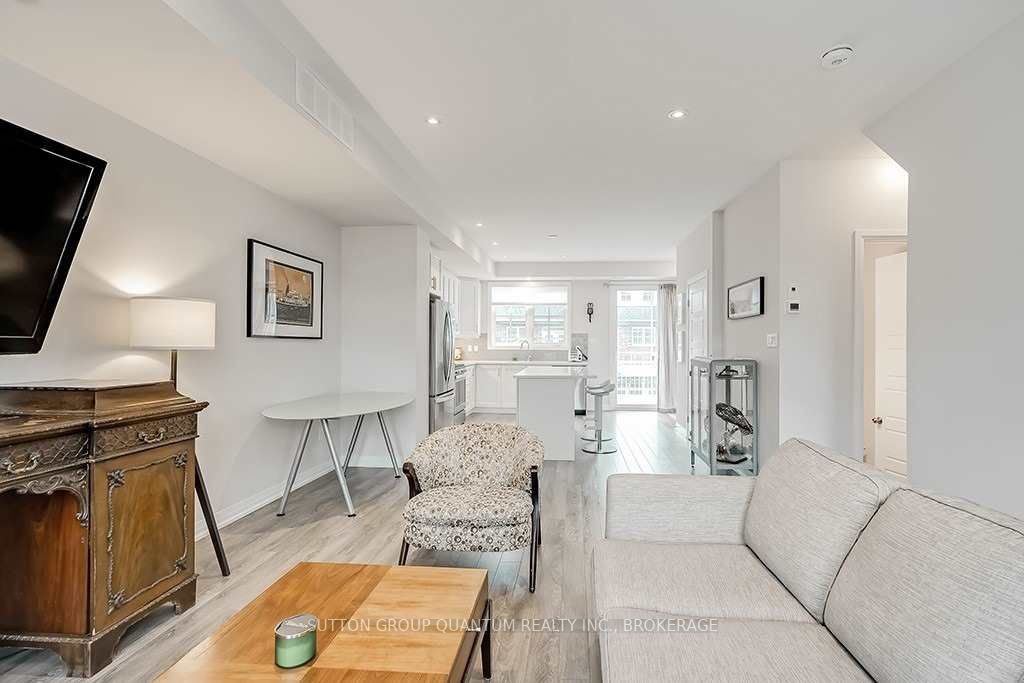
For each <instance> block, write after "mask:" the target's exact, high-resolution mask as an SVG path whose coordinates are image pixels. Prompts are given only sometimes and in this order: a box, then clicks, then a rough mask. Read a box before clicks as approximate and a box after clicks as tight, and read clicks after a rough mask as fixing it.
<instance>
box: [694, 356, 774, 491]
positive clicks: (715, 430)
mask: <svg viewBox="0 0 1024 683" xmlns="http://www.w3.org/2000/svg"><path fill="white" fill-rule="evenodd" d="M689 405H690V415H689V437H690V466H691V468H692V467H694V466H695V465H696V459H697V458H700V459H701V460H702V461H703V462H704V463H705V464H706V465H707V466H708V469H709V470H710V472H711V474H731V475H756V474H757V472H758V468H759V462H758V452H757V437H758V434H759V432H758V427H757V421H758V412H757V361H754V360H747V359H739V358H732V359H717V358H716V359H712V358H694V359H693V360H692V361H691V362H690V403H689Z"/></svg>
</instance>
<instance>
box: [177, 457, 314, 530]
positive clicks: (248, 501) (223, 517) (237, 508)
mask: <svg viewBox="0 0 1024 683" xmlns="http://www.w3.org/2000/svg"><path fill="white" fill-rule="evenodd" d="M332 471H334V465H332V464H331V461H330V460H328V461H327V463H325V464H323V465H320V466H319V467H315V468H313V469H311V470H308V471H306V472H304V473H303V472H300V473H299V476H297V477H296V478H295V486H293V487H292V491H293V492H294V491H295V490H296V489H300V488H302V487H303V486H305V485H306V484H309V483H310V482H312V481H314V480H316V479H319V478H320V477H322V476H324V475H325V474H327V473H328V472H332ZM283 491H284V482H283V481H282V482H280V483H278V484H274V485H273V486H268V487H267V488H265V489H263V490H262V491H259V492H257V493H254V494H252V495H251V496H249V497H248V498H245V499H244V500H240V501H239V502H237V503H235V504H234V505H230V506H228V507H226V508H224V509H223V510H216V511H215V513H214V514H215V515H216V517H217V528H219V529H223V528H224V527H226V526H227V525H228V524H231V523H232V522H235V521H238V520H240V519H241V518H242V517H245V516H246V515H248V514H249V513H251V512H255V511H256V510H259V509H260V508H261V507H263V506H264V505H266V504H267V503H272V502H274V501H275V500H277V499H279V498H280V497H281V493H282V492H283ZM209 535H210V530H209V529H207V528H206V524H205V520H204V519H203V513H202V511H201V510H196V540H197V541H198V540H199V539H202V538H206V537H207V536H209Z"/></svg>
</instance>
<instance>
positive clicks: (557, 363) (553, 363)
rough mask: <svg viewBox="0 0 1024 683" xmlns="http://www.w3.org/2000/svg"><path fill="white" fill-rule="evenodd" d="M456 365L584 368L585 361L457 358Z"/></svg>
mask: <svg viewBox="0 0 1024 683" xmlns="http://www.w3.org/2000/svg"><path fill="white" fill-rule="evenodd" d="M455 364H456V365H522V366H525V367H531V368H532V367H548V368H585V367H587V361H582V362H581V361H574V360H457V361H455Z"/></svg>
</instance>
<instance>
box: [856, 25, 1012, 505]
mask: <svg viewBox="0 0 1024 683" xmlns="http://www.w3.org/2000/svg"><path fill="white" fill-rule="evenodd" d="M1021 45H1024V18H1021V19H1018V20H1016V21H1014V22H1013V23H1011V24H1009V25H1008V26H1006V27H1005V28H1003V29H1002V30H1000V31H999V32H998V33H996V34H995V35H993V36H992V37H991V38H989V39H988V40H987V41H985V42H984V43H982V44H981V45H980V46H979V47H978V48H976V49H975V50H974V51H973V52H972V53H970V54H968V55H967V56H965V57H964V58H963V59H961V60H960V61H958V62H957V63H955V64H954V65H952V66H951V67H950V68H949V69H947V70H946V71H945V72H943V73H942V74H940V75H939V76H937V77H936V78H935V79H933V80H932V81H931V82H929V83H928V84H927V85H925V86H924V87H923V88H922V89H921V90H919V91H918V92H916V93H915V94H914V95H912V96H911V97H909V98H908V99H907V100H906V101H904V102H903V103H901V104H900V105H898V106H897V107H896V108H895V109H893V110H892V111H891V112H889V113H888V114H886V115H885V116H883V117H882V118H881V119H880V120H879V121H878V122H876V123H875V124H874V125H872V126H871V127H870V128H869V129H868V134H869V135H870V137H871V138H872V139H873V140H874V141H875V142H876V143H878V144H879V145H880V146H881V147H882V148H883V149H885V151H886V152H887V153H888V154H890V155H891V156H892V157H893V158H894V159H895V160H896V161H898V162H899V163H900V165H901V166H903V167H904V168H905V169H907V171H908V172H909V173H910V178H911V183H910V218H909V233H910V264H909V278H908V294H907V296H908V302H909V303H908V314H909V317H908V323H907V325H908V340H907V343H908V354H907V356H908V368H907V371H908V381H909V395H908V399H907V400H908V412H909V468H910V470H909V474H910V481H911V483H912V484H915V485H919V486H924V487H928V488H932V489H936V490H938V491H941V492H943V493H947V494H952V495H958V496H963V497H966V498H970V499H973V500H975V501H977V502H979V503H981V504H983V505H989V506H992V507H994V508H997V509H1000V510H1003V511H1005V512H1008V513H1010V514H1014V515H1016V516H1018V517H1024V496H1022V495H1021V488H1022V482H1024V449H1022V447H1021V436H1020V424H1021V416H1020V396H1021V393H1022V389H1024V379H1022V375H1021V373H1020V371H1019V367H1018V366H1019V362H1018V360H1017V356H1018V355H1019V348H1020V340H1021V339H1022V338H1024V315H1021V313H1020V311H1019V308H1018V306H1017V302H1018V301H1019V299H1020V291H1021V287H1020V284H1019V278H1020V272H1021V254H1022V253H1024V233H1022V231H1021V226H1022V222H1024V221H1022V215H1024V213H1022V203H1021V189H1020V185H1021V163H1022V160H1024V134H1022V133H1021V121H1024V88H1022V87H1021V76H1020V60H1019V55H1020V47H1021Z"/></svg>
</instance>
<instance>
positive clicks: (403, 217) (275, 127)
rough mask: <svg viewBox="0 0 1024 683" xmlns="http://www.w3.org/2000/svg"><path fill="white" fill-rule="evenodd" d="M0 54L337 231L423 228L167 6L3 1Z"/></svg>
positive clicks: (94, 0)
mask: <svg viewBox="0 0 1024 683" xmlns="http://www.w3.org/2000/svg"><path fill="white" fill-rule="evenodd" d="M0 56H4V57H7V58H9V59H11V60H12V61H15V62H18V63H20V64H22V65H23V66H26V67H27V68H29V69H31V70H33V71H35V72H36V73H38V74H41V75H42V76H44V77H46V78H48V79H50V80H52V81H54V82H56V83H59V84H60V85H62V86H64V87H65V88H67V89H69V90H72V91H73V92H76V93H78V94H79V95H82V96H83V97H86V98H87V99H90V100H92V101H93V102H96V103H98V104H100V105H101V106H103V107H106V108H107V109H109V110H111V111H113V112H115V113H117V114H120V115H121V116H123V117H125V118H127V119H129V120H131V121H133V122H135V123H137V124H139V125H141V126H143V127H144V128H147V129H149V130H151V131H153V132H155V133H157V134H159V135H161V136H163V137H165V138H167V139H169V140H171V141H172V142H174V143H176V144H178V145H180V146H182V147H184V148H186V149H189V150H191V151H193V152H195V153H196V154H199V155H200V156H203V157H205V158H207V159H209V160H211V161H213V162H214V163H216V164H218V165H220V166H222V167H224V168H226V169H228V170H230V171H232V172H234V173H236V174H238V175H240V176H242V177H244V178H247V179H249V180H251V181H253V182H255V183H257V184H259V185H261V186H263V187H265V188H266V189H268V190H270V191H272V192H275V193H277V194H279V195H281V196H283V197H285V198H287V199H290V200H291V201H293V202H295V203H296V204H300V205H303V206H306V207H308V208H310V209H312V210H314V211H317V212H319V213H321V214H323V215H325V216H327V217H329V218H330V219H332V220H333V221H335V222H336V223H338V224H339V225H387V224H401V223H416V222H417V220H418V219H417V214H416V213H415V212H414V211H413V210H412V209H410V207H409V206H408V205H407V204H406V203H404V202H403V201H402V200H401V199H400V198H399V197H397V196H396V195H395V193H394V192H393V191H392V190H391V189H390V188H389V187H388V186H387V185H386V184H385V183H383V182H382V181H381V180H380V179H379V178H377V177H376V176H375V175H374V174H373V173H371V172H369V171H368V170H367V169H366V168H364V166H363V165H362V164H360V163H359V161H358V160H357V159H356V158H355V157H354V155H353V154H352V153H350V152H349V151H348V150H347V149H346V148H344V147H343V146H342V145H341V144H340V143H337V142H336V141H334V140H333V139H330V138H328V137H327V136H326V134H324V133H323V132H321V131H320V130H318V129H317V128H315V127H314V126H313V125H311V124H310V122H309V121H308V120H306V119H305V118H304V117H303V116H302V115H300V114H298V113H296V112H295V110H294V109H292V108H291V107H289V106H288V104H286V103H285V102H284V101H282V100H281V99H280V98H279V97H276V96H275V95H274V93H272V92H271V91H270V90H268V89H267V88H266V87H265V86H264V85H263V84H262V83H261V82H260V81H258V80H257V79H256V78H254V77H253V76H252V75H251V74H250V73H249V72H248V71H246V69H245V68H243V67H242V65H241V64H240V63H239V62H238V61H237V60H235V59H232V58H231V57H230V56H229V55H227V54H225V53H224V51H223V50H221V49H220V48H219V47H218V46H217V45H214V44H212V43H211V42H209V40H207V39H206V38H205V37H204V36H203V35H202V34H200V33H198V32H197V31H196V30H195V28H193V26H191V25H190V24H189V23H188V22H186V21H185V20H184V19H182V18H181V17H180V16H179V15H177V14H175V12H174V11H172V10H171V9H170V8H169V7H168V6H167V5H165V4H164V3H163V2H159V1H157V0H90V2H83V3H78V2H70V3H69V2H13V3H5V4H4V5H3V7H2V8H0ZM289 67H290V68H294V67H292V66H291V63H289ZM97 153H100V152H97Z"/></svg>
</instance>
